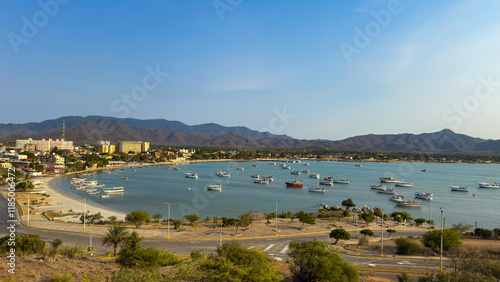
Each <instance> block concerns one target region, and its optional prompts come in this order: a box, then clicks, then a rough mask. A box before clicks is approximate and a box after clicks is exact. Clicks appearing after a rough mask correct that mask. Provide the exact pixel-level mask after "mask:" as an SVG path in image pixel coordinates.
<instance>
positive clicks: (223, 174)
mask: <svg viewBox="0 0 500 282" xmlns="http://www.w3.org/2000/svg"><path fill="white" fill-rule="evenodd" d="M215 175H217V176H219V177H231V174H229V172H225V171H217V172H215Z"/></svg>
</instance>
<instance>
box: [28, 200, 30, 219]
mask: <svg viewBox="0 0 500 282" xmlns="http://www.w3.org/2000/svg"><path fill="white" fill-rule="evenodd" d="M28 226H30V195H29V194H28Z"/></svg>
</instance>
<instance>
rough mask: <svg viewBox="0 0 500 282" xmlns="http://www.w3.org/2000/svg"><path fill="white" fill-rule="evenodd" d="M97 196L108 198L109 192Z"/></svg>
mask: <svg viewBox="0 0 500 282" xmlns="http://www.w3.org/2000/svg"><path fill="white" fill-rule="evenodd" d="M99 197H101V198H109V194H103V195H99Z"/></svg>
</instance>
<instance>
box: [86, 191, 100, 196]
mask: <svg viewBox="0 0 500 282" xmlns="http://www.w3.org/2000/svg"><path fill="white" fill-rule="evenodd" d="M97 194H99V191H92V192H87V195H97Z"/></svg>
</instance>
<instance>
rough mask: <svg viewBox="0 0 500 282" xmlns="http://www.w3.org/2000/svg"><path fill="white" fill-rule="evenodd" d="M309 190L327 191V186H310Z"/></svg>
mask: <svg viewBox="0 0 500 282" xmlns="http://www.w3.org/2000/svg"><path fill="white" fill-rule="evenodd" d="M309 192H320V193H326V189H325V187H309Z"/></svg>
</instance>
